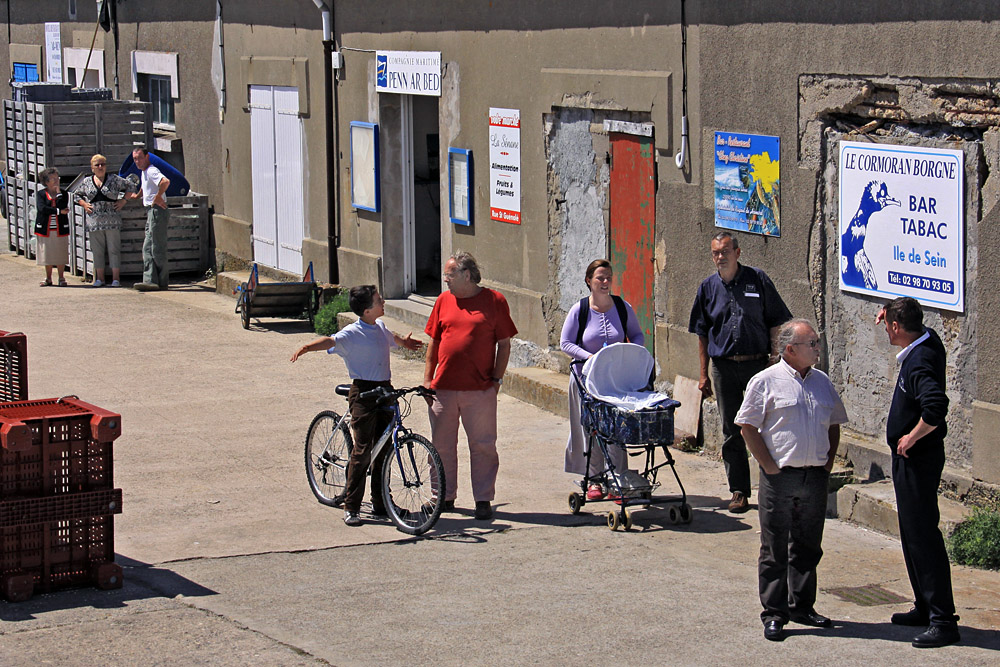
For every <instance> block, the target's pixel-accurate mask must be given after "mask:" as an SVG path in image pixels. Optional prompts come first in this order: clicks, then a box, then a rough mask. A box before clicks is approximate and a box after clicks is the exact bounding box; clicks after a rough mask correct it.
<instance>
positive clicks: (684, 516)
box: [681, 503, 694, 523]
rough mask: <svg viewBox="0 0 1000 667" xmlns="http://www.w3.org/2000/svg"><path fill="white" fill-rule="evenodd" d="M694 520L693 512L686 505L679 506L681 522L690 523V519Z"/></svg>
mask: <svg viewBox="0 0 1000 667" xmlns="http://www.w3.org/2000/svg"><path fill="white" fill-rule="evenodd" d="M693 518H694V510H692V509H691V506H690V505H688V504H687V503H684V504H683V505H681V521H683V522H684V523H691V519H693Z"/></svg>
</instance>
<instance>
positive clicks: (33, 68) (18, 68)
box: [14, 63, 38, 83]
mask: <svg viewBox="0 0 1000 667" xmlns="http://www.w3.org/2000/svg"><path fill="white" fill-rule="evenodd" d="M14 81H16V82H19V83H29V82H31V81H38V65H36V64H34V63H14Z"/></svg>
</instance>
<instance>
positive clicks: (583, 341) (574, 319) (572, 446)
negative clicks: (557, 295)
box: [560, 259, 644, 500]
mask: <svg viewBox="0 0 1000 667" xmlns="http://www.w3.org/2000/svg"><path fill="white" fill-rule="evenodd" d="M613 277H614V272H613V271H612V269H611V262H609V261H608V260H606V259H595V260H594V261H593V262H591V263H590V266H588V267H587V277H586V282H587V287H588V288H589V289H590V296H589V297H585V298H584V299H582V300H580V301H579V302H578V303H576V304H574V305H573V307H572V308H570V309H569V313H567V315H566V322H565V323H564V324H563V328H562V336H561V337H560V346H561V347H562V351H563V352H565V353H566V354H568V355H569V356H570V357H572V358H573V359H580V360H585V359H589V358H590V356H591V355H592V354H594V353H595V352H597V351H598V350H600V349H601V348H602V347H605V346H607V345H611V344H612V343H622V342H629V343H635V344H637V345H642V344H643V343H644V337H643V335H642V328H641V327H640V326H639V319H638V318H637V317H636V316H635V311H634V310H632V306H631V305H629V303H628V302H627V301H625V300H623V299H621V297H615V296H612V295H611V280H612V278H613ZM584 308H586V310H585V311H584V314H583V315H582V316H581V313H580V311H581V309H584ZM622 313H624V314H625V322H624V323H623V322H622V316H621V314H622ZM581 321H584V322H585V324H584V326H583V327H582V331H581V325H580V322H581ZM586 445H587V435H586V433H584V431H583V426H582V425H581V423H580V392H579V390H578V389H577V386H576V381H574V380H573V378H570V382H569V441H568V442H567V443H566V467H565V470H566V472H569V473H574V474H577V475H583V474H585V473H587V470H586V467H587V457H586V452H585V447H586ZM612 449H613V451H610V450H609V452H608V453H609V455H610V456H611V457H612V461H611V462H612V463H613V464H614V466H615V469H616V470H626V469H627V468H628V462H627V460H626V456H625V451H624V450H622V449H618V448H612ZM604 468H605V463H604V456H603V455H602V454H601V452H600V450H594V451H593V452H591V456H590V470H589V473H587V474H588V476H589V477H596V476H597V475H599V474H600V472H601V471H602V470H604ZM606 493H607V492H606V487H605V486H602V485H601V484H599V483H596V482H595V483H592V484H591V485H590V487H589V488H588V489H587V499H588V500H600V499H601V498H603V497H604V496H605V494H606Z"/></svg>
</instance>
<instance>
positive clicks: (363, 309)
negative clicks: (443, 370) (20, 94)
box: [292, 285, 423, 526]
mask: <svg viewBox="0 0 1000 667" xmlns="http://www.w3.org/2000/svg"><path fill="white" fill-rule="evenodd" d="M348 303H349V305H350V307H351V311H352V312H353V313H354V314H355V315H357V316H358V317H360V318H361V319H359V320H358V321H357V322H354V323H353V324H349V325H348V326H346V327H344V328H343V329H341V330H340V331H338V332H337V333H335V334H334V335H332V336H323V337H321V338H317V339H316V340H314V341H312V342H311V343H307V344H305V345H303V346H302V347H300V348H299V349H298V350H296V351H295V353H294V354H293V355H292V361H293V362H294V361H295V360H296V359H298V358H299V357H301V356H302V355H303V354H305V353H306V352H318V351H320V350H326V351H327V353H328V354H339V355H340V356H341V357H343V358H344V362H345V363H346V364H347V372H348V374H349V375H350V376H351V380H352V382H351V392H350V394H349V395H348V397H347V401H348V406H349V409H350V411H351V426H352V427H353V431H354V448H353V449H352V451H351V459H350V461H349V462H348V464H347V485H346V487H345V488H344V495H343V499H344V523H346V524H347V525H348V526H360V525H361V523H362V521H361V518H360V517H359V516H358V512H359V511H360V509H361V499H362V498H363V497H364V495H365V475H366V473H367V472H368V464H369V462H370V461H371V452H372V447H374V445H375V443H376V441H377V440H378V438H379V436H381V435H382V433H383V432H384V431H385V427H386V426H388V424H389V420H390V419H391V416H392V415H391V413H389V412H388V411H386V410H384V409H380V408H378V407H377V406H376V405H375V403H376V399H374V398H370V399H364V400H360V399H359V398H358V397H359V395H360V394H362V393H364V392H366V391H370V390H372V389H374V388H375V387H388V388H390V389H391V388H392V384H391V383H390V378H391V372H390V370H389V349H390V348H393V347H396V346H402V347H405V348H406V349H408V350H417V349H420V347H421V346H422V345H423V343H421V342H420V341H419V340H416V339H414V338H413V336H412V334H407V335H406V338H403V337H401V336H399V335H397V334H395V333H392V332H391V331H389V330H388V329H386V327H385V324H383V323H382V322H381V321H380V320H378V318H379V317H382V316H383V315H385V300H384V299H383V298H382V296H381V295H380V294H379V293H378V289H376V287H375V286H374V285H359V286H357V287H352V288H351V289H350V292H349V293H348ZM388 451H389V450H388V449H385V450H383V452H382V455H381V456H380V459H381V458H382V457H383V456H384V455H385V454H386V453H387V452H388ZM381 487H382V461H381V460H378V461H375V465H374V466H372V488H371V498H372V513H373V514H374V515H375V516H376V517H377V518H383V517H386V510H385V507H384V505H383V503H382V497H381V495H380V493H379V491H380V489H381Z"/></svg>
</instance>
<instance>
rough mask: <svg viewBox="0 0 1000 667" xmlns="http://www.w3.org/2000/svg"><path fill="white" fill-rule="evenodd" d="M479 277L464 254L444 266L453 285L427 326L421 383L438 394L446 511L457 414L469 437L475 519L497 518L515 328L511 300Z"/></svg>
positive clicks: (451, 502) (434, 422)
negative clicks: (503, 399) (506, 378)
mask: <svg viewBox="0 0 1000 667" xmlns="http://www.w3.org/2000/svg"><path fill="white" fill-rule="evenodd" d="M481 278H482V276H481V275H480V273H479V267H478V266H477V265H476V260H475V259H474V258H473V257H472V255H470V254H469V253H467V252H459V253H456V254H454V255H452V256H451V257H450V258H449V259H448V261H447V262H445V265H444V282H445V283H446V284H447V285H448V291H447V292H445V293H444V294H442V295H441V296H439V297H438V299H437V301H436V302H435V303H434V309H433V310H432V311H431V317H430V319H429V320H428V321H427V327H426V328H425V329H424V332H425V333H426V334H427V335H428V336H430V338H431V342H430V345H429V346H428V347H427V364H426V366H425V367H424V386H425V387H429V388H431V389H434V390H435V391H436V392H437V395H436V396H435V397H434V398H433V399H430V398H428V399H427V403H428V405H429V406H430V410H429V413H430V421H431V438H432V439H433V441H434V447H435V449H437V451H438V454H440V455H441V461H442V463H444V474H445V482H446V488H445V496H444V499H445V509H446V510H453V509H454V508H455V496H456V495H457V493H458V420H459V418H460V417H461V419H462V426H464V427H465V434H466V435H467V436H468V438H469V458H470V462H471V468H472V495H473V497H474V498H475V500H476V513H475V517H476V518H477V519H480V520H487V519H491V518H493V506H492V501H493V497H494V494H495V491H496V481H497V470H498V469H499V467H500V458H499V456H498V455H497V394H498V393H499V392H500V385H501V384H503V374H504V372H505V371H506V370H507V361H508V360H509V359H510V339H511V336H513V335H514V334H516V333H517V327H515V326H514V322H513V320H511V319H510V308H509V307H508V306H507V300H506V299H505V298H504V297H503V295H502V294H500V293H499V292H495V291H493V290H491V289H488V288H486V287H480V286H479V281H480V280H481Z"/></svg>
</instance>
